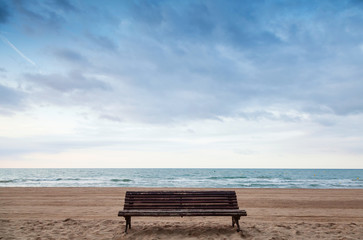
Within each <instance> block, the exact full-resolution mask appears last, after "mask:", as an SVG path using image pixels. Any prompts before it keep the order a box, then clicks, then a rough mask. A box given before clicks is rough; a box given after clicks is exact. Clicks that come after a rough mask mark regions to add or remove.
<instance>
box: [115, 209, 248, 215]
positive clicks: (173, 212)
mask: <svg viewBox="0 0 363 240" xmlns="http://www.w3.org/2000/svg"><path fill="white" fill-rule="evenodd" d="M118 216H247V213H246V211H245V210H213V209H210V210H197V209H195V210H163V211H159V210H123V211H120V212H119V213H118Z"/></svg>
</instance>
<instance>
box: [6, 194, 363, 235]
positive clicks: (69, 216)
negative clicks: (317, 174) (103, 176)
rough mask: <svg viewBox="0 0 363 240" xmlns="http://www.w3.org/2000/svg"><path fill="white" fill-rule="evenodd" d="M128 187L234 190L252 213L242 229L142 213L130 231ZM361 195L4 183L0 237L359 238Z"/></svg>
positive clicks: (216, 220)
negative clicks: (120, 214) (126, 205)
mask: <svg viewBox="0 0 363 240" xmlns="http://www.w3.org/2000/svg"><path fill="white" fill-rule="evenodd" d="M127 190H233V191H236V194H237V199H238V205H239V208H240V209H244V210H246V211H247V214H248V216H247V217H242V218H241V220H240V222H241V229H242V232H240V233H237V232H236V231H235V229H232V228H231V226H230V218H229V217H184V218H180V217H135V218H134V220H133V228H132V229H131V230H130V232H129V233H128V234H127V235H125V234H124V233H123V229H124V226H125V221H124V219H123V218H121V217H117V212H118V211H119V210H121V209H122V208H123V201H124V196H125V192H126V191H127ZM362 199H363V189H285V188H284V189H274V188H269V189H267V188H258V189H252V188H243V189H241V188H238V189H237V188H223V189H218V188H140V187H137V188H122V187H0V206H1V208H0V221H1V223H0V225H1V227H0V237H1V236H2V237H4V239H19V238H30V239H31V238H32V237H34V239H35V238H36V237H40V238H49V239H52V238H53V239H61V236H63V235H64V236H67V237H64V239H68V238H72V236H73V237H74V238H77V239H78V238H79V239H140V238H143V239H154V238H160V239H170V238H174V239H203V238H211V239H223V238H226V239H254V238H257V239H270V238H271V237H273V236H275V237H277V238H287V239H304V238H305V239H307V238H318V237H319V238H323V239H324V238H325V239H343V238H346V239H359V238H363V201H362ZM42 229H43V230H42ZM44 229H47V230H46V231H45V230H44ZM256 229H259V230H256ZM265 229H267V230H265ZM188 234H191V235H190V236H189V235H188ZM103 235H104V236H107V237H101V236H103ZM269 236H271V237H269Z"/></svg>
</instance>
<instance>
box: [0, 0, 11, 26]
mask: <svg viewBox="0 0 363 240" xmlns="http://www.w3.org/2000/svg"><path fill="white" fill-rule="evenodd" d="M9 17H10V11H9V7H8V6H7V5H6V4H5V2H0V24H1V23H6V22H7V21H8V19H9Z"/></svg>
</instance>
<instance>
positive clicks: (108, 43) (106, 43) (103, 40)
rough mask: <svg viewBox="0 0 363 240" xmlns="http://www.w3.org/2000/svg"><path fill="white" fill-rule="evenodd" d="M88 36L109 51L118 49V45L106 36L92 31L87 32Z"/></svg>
mask: <svg viewBox="0 0 363 240" xmlns="http://www.w3.org/2000/svg"><path fill="white" fill-rule="evenodd" d="M86 37H87V38H88V39H89V40H91V41H92V42H94V43H95V44H96V45H97V46H99V47H101V48H102V49H105V50H108V51H116V50H117V45H116V44H115V43H114V42H113V41H112V40H111V39H110V38H108V37H106V36H99V35H95V34H92V33H87V34H86Z"/></svg>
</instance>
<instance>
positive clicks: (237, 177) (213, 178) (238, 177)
mask: <svg viewBox="0 0 363 240" xmlns="http://www.w3.org/2000/svg"><path fill="white" fill-rule="evenodd" d="M243 178H247V177H244V176H236V177H209V178H207V179H211V180H219V179H243Z"/></svg>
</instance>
